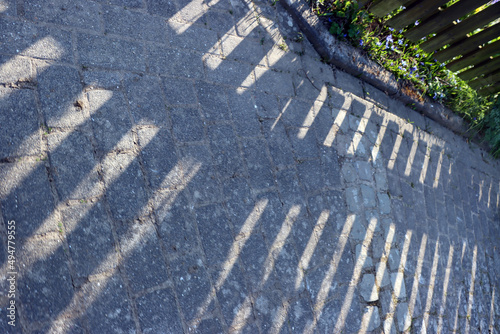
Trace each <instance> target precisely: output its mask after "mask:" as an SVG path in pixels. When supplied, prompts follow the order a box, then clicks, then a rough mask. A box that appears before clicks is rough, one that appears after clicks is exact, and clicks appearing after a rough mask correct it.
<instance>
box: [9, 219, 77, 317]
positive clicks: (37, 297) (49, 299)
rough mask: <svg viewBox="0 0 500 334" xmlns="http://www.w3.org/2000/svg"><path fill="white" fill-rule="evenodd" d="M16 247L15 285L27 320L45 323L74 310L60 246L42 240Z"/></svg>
mask: <svg viewBox="0 0 500 334" xmlns="http://www.w3.org/2000/svg"><path fill="white" fill-rule="evenodd" d="M16 228H18V226H16ZM16 246H17V247H16V255H17V256H16V258H17V261H18V262H17V268H18V271H19V272H18V276H16V277H17V282H16V285H17V289H18V290H17V291H18V293H19V300H20V302H21V303H22V304H21V305H22V308H23V313H24V316H25V317H26V319H28V321H29V322H36V321H40V322H41V321H47V320H50V319H52V318H55V317H56V316H57V315H58V314H59V313H60V312H63V311H66V310H71V309H72V308H74V305H72V302H71V300H72V298H73V297H74V294H75V292H74V290H73V285H72V281H71V276H70V272H69V269H68V266H67V261H66V256H65V254H64V249H63V245H62V242H61V241H60V240H58V239H53V240H51V239H45V240H37V241H33V242H30V243H24V244H22V245H16ZM40 254H46V255H45V256H40ZM40 310H46V311H45V312H40Z"/></svg>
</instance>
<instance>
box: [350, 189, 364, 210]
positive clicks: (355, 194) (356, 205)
mask: <svg viewBox="0 0 500 334" xmlns="http://www.w3.org/2000/svg"><path fill="white" fill-rule="evenodd" d="M346 202H347V206H348V208H349V210H350V211H351V212H354V213H358V212H360V211H361V198H360V193H359V189H358V188H347V189H346Z"/></svg>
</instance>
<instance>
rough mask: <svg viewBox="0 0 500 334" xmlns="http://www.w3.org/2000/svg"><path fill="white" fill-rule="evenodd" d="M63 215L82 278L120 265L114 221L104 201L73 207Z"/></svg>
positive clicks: (71, 251) (73, 257)
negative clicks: (115, 243)
mask: <svg viewBox="0 0 500 334" xmlns="http://www.w3.org/2000/svg"><path fill="white" fill-rule="evenodd" d="M61 216H62V221H63V223H64V225H63V226H64V231H66V233H67V237H66V238H67V240H68V246H69V252H70V254H71V258H72V260H73V266H74V267H75V271H76V274H77V275H78V276H79V277H88V276H90V275H94V274H100V273H103V272H105V271H108V270H111V269H113V268H115V267H116V266H117V265H118V257H117V254H116V252H115V249H114V247H113V236H112V233H111V222H110V220H109V218H108V217H107V215H106V211H105V208H104V205H103V203H101V202H98V203H96V204H93V203H92V204H90V203H84V204H82V205H75V206H71V207H69V208H67V209H66V210H64V211H63V212H62V213H61ZM63 226H61V229H62V228H63Z"/></svg>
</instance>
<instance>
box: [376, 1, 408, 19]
mask: <svg viewBox="0 0 500 334" xmlns="http://www.w3.org/2000/svg"><path fill="white" fill-rule="evenodd" d="M415 1H416V0H385V1H384V0H382V1H378V2H376V3H374V4H373V5H372V6H371V7H370V12H372V14H373V15H375V16H377V17H383V16H386V15H387V14H390V13H392V11H394V10H395V9H397V8H399V7H401V6H408V5H409V4H410V3H412V2H415Z"/></svg>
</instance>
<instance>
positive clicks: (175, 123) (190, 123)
mask: <svg viewBox="0 0 500 334" xmlns="http://www.w3.org/2000/svg"><path fill="white" fill-rule="evenodd" d="M170 115H171V118H172V128H173V129H172V132H173V134H174V136H175V138H176V139H177V140H178V141H181V142H192V141H201V140H203V139H204V138H205V127H204V124H203V120H202V119H201V116H200V112H199V110H198V109H195V108H189V107H187V108H182V107H176V108H172V109H170Z"/></svg>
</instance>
